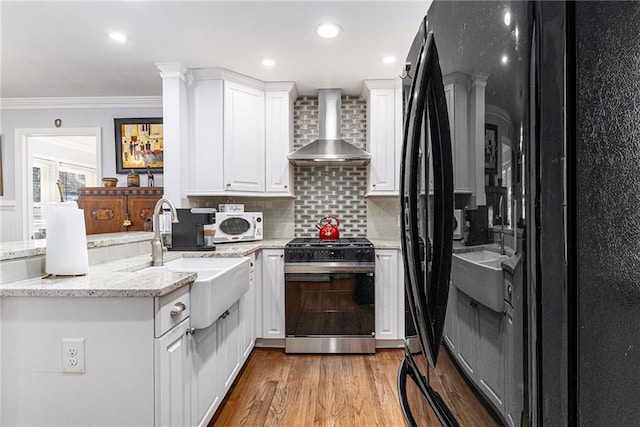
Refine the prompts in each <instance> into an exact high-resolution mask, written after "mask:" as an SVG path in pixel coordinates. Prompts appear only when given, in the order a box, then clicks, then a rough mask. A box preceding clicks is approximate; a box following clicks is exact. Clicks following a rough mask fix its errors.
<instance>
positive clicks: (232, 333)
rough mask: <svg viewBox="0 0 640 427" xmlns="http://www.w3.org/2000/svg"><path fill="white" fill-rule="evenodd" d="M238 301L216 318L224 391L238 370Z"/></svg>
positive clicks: (231, 382)
mask: <svg viewBox="0 0 640 427" xmlns="http://www.w3.org/2000/svg"><path fill="white" fill-rule="evenodd" d="M238 306H239V303H238V302H236V303H235V304H233V305H232V306H231V307H229V309H228V310H227V312H225V314H224V315H223V317H221V318H220V319H218V321H217V322H216V324H217V325H218V354H219V357H220V366H219V369H220V371H221V374H222V378H224V382H223V384H224V385H223V390H224V393H226V392H227V390H229V388H230V387H231V384H233V380H234V379H235V378H236V375H238V372H240V359H241V357H240V310H239V307H238Z"/></svg>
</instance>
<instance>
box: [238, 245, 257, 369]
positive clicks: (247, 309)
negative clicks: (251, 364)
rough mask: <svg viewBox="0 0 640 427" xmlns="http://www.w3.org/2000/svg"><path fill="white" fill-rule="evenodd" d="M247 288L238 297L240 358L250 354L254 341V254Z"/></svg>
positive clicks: (245, 358) (244, 358)
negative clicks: (245, 291)
mask: <svg viewBox="0 0 640 427" xmlns="http://www.w3.org/2000/svg"><path fill="white" fill-rule="evenodd" d="M250 258H251V264H250V267H249V290H248V291H247V293H246V294H244V295H243V296H242V298H240V306H239V309H240V350H241V355H242V360H243V361H245V360H247V358H248V357H249V355H250V354H251V351H252V350H253V347H254V345H255V342H256V254H255V253H253V254H251V255H250Z"/></svg>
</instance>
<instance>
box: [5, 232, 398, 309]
mask: <svg viewBox="0 0 640 427" xmlns="http://www.w3.org/2000/svg"><path fill="white" fill-rule="evenodd" d="M152 237H153V233H148V232H128V233H110V234H97V235H90V236H87V247H88V248H97V247H105V246H112V245H118V244H125V243H134V242H143V241H149V240H151V238H152ZM290 240H291V239H269V240H261V241H255V242H244V243H223V244H217V245H216V250H214V251H203V252H181V251H165V252H164V261H170V260H172V259H177V258H181V257H186V258H189V257H194V258H205V257H216V258H233V257H242V256H248V255H250V254H251V253H253V252H256V251H258V250H261V249H282V248H284V247H285V245H286V244H287V242H289V241H290ZM372 242H373V243H374V245H375V247H376V248H378V249H400V241H399V240H373V241H372ZM45 253H46V241H44V240H40V241H38V240H32V241H24V242H9V243H3V244H1V245H0V260H14V259H18V258H27V257H31V256H37V255H44V254H45ZM150 266H151V258H150V255H149V254H144V255H139V256H133V257H127V258H123V259H120V260H117V261H111V262H106V263H102V264H95V265H90V266H89V273H88V274H87V275H84V276H75V277H51V278H42V277H37V278H33V279H27V280H21V281H17V282H11V283H6V284H1V285H0V297H25V296H27V297H160V296H163V295H166V294H168V293H170V292H172V291H174V290H176V289H178V288H180V287H182V286H186V285H189V284H190V283H192V282H193V281H194V280H195V279H196V277H197V275H196V274H195V273H176V272H169V271H167V270H164V269H158V270H154V269H151V270H146V271H139V270H142V269H144V268H146V267H150Z"/></svg>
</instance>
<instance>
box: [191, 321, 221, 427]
mask: <svg viewBox="0 0 640 427" xmlns="http://www.w3.org/2000/svg"><path fill="white" fill-rule="evenodd" d="M191 366H192V376H191V381H192V382H191V419H192V420H193V425H206V423H207V422H208V421H209V420H210V419H211V418H212V417H213V414H214V413H215V411H216V409H217V408H218V406H219V405H220V402H221V401H222V397H223V396H224V389H223V377H222V374H221V372H220V366H221V363H220V356H219V354H218V326H217V322H216V323H214V324H213V325H210V326H209V327H207V328H204V329H197V330H196V331H195V332H194V333H193V335H192V336H191Z"/></svg>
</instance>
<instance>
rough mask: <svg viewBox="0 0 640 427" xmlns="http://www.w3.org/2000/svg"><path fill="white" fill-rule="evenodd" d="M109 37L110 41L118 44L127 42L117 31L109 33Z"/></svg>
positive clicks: (125, 37)
mask: <svg viewBox="0 0 640 427" xmlns="http://www.w3.org/2000/svg"><path fill="white" fill-rule="evenodd" d="M109 37H111V40H114V41H117V42H118V43H124V42H126V41H127V36H125V35H124V34H122V33H119V32H117V31H113V32H111V33H109Z"/></svg>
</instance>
